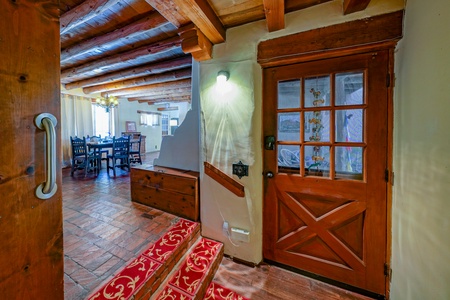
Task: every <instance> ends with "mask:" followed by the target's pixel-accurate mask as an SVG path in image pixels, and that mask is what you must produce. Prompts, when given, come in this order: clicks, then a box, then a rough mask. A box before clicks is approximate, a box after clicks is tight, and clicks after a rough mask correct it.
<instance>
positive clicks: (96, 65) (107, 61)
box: [61, 36, 181, 81]
mask: <svg viewBox="0 0 450 300" xmlns="http://www.w3.org/2000/svg"><path fill="white" fill-rule="evenodd" d="M179 47H181V39H180V37H178V36H176V37H173V38H169V39H165V40H163V41H160V42H156V43H152V44H150V45H145V46H142V47H139V48H136V49H133V50H131V51H127V52H123V53H119V54H116V55H112V56H108V57H106V58H103V59H98V60H94V61H91V62H88V63H86V64H83V65H80V66H76V67H72V68H68V69H65V70H62V71H61V81H65V80H67V81H70V80H71V79H72V80H73V79H75V80H76V79H77V78H80V77H81V78H82V77H83V74H84V73H88V72H94V71H95V72H99V73H102V72H103V73H106V72H111V71H116V69H117V68H118V67H117V66H116V65H119V68H120V66H121V65H123V64H124V62H126V61H128V62H130V64H131V61H132V60H135V59H138V58H141V57H145V56H149V55H153V54H156V53H160V52H165V51H168V50H171V49H175V48H179ZM115 68H116V69H115ZM75 80H73V81H75Z"/></svg>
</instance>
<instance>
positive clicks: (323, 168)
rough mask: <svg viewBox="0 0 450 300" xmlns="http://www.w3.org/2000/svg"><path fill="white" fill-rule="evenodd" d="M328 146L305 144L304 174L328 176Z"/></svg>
mask: <svg viewBox="0 0 450 300" xmlns="http://www.w3.org/2000/svg"><path fill="white" fill-rule="evenodd" d="M329 171H330V147H328V146H305V175H306V176H320V177H329V176H330V172H329Z"/></svg>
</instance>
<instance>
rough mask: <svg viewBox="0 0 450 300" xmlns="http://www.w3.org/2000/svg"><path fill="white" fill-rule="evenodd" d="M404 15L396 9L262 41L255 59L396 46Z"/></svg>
mask: <svg viewBox="0 0 450 300" xmlns="http://www.w3.org/2000/svg"><path fill="white" fill-rule="evenodd" d="M403 15H404V10H399V11H396V12H393V13H388V14H384V15H379V16H374V17H370V18H366V19H362V20H356V21H350V22H346V23H342V24H337V25H332V26H328V27H324V28H318V29H313V30H309V31H305V32H300V33H296V34H292V35H288V36H283V37H279V38H275V39H272V40H267V41H263V42H261V43H259V45H258V63H259V64H260V65H261V66H263V67H272V66H279V65H283V64H292V63H298V62H304V61H311V60H318V59H325V58H331V57H337V56H342V55H350V54H355V53H358V52H361V50H362V49H363V50H364V49H366V50H368V51H372V50H374V49H375V50H376V48H377V47H378V46H381V47H382V48H386V47H388V48H389V47H395V44H396V43H397V42H398V41H399V40H400V39H401V38H402V32H403Z"/></svg>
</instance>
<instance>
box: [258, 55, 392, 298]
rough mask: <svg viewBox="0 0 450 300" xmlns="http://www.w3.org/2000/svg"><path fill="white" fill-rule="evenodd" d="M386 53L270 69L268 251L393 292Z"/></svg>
mask: <svg viewBox="0 0 450 300" xmlns="http://www.w3.org/2000/svg"><path fill="white" fill-rule="evenodd" d="M387 62H388V54H387V51H386V52H383V51H380V52H377V53H366V54H359V55H354V56H347V57H343V58H333V59H328V60H323V61H315V62H307V63H301V64H296V65H290V66H282V67H275V68H268V69H265V70H264V83H265V85H264V121H263V123H264V135H265V136H274V137H275V146H274V149H273V150H270V148H269V149H266V150H265V151H264V170H265V172H270V173H272V174H273V177H271V178H266V179H265V198H264V241H263V243H264V257H265V258H266V259H269V260H273V261H276V262H279V263H282V264H285V265H289V266H292V267H295V268H298V269H302V270H306V271H308V272H311V273H315V274H318V275H321V276H324V277H328V278H331V279H334V280H337V281H341V282H344V283H347V284H350V285H353V286H356V287H360V288H363V289H367V290H370V291H373V292H376V293H379V294H384V293H385V281H384V274H383V267H384V262H385V255H386V182H385V178H384V173H385V169H386V164H387V160H386V157H387V151H386V150H387V118H388V115H387V97H388V94H387V87H386V81H385V80H386V74H387V71H388V63H387Z"/></svg>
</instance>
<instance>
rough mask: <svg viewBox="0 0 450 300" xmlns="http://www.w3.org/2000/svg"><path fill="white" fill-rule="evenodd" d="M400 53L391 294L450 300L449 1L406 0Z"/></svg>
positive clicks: (395, 136) (395, 97) (396, 97)
mask: <svg viewBox="0 0 450 300" xmlns="http://www.w3.org/2000/svg"><path fill="white" fill-rule="evenodd" d="M404 25H405V26H404V37H403V39H402V40H401V41H400V43H399V45H398V47H397V48H398V52H397V54H396V78H397V79H396V87H395V92H394V93H395V96H394V101H395V114H394V115H395V130H394V171H395V184H394V187H393V209H392V212H393V216H392V242H393V245H392V251H393V252H392V269H393V278H392V287H391V293H392V295H391V299H395V300H401V299H450V212H449V210H450V175H449V171H450V156H449V155H448V154H449V149H450V134H449V130H450V117H449V116H450V56H449V53H450V2H449V1H448V0H435V1H420V0H408V2H407V5H406V15H405V23H404Z"/></svg>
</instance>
